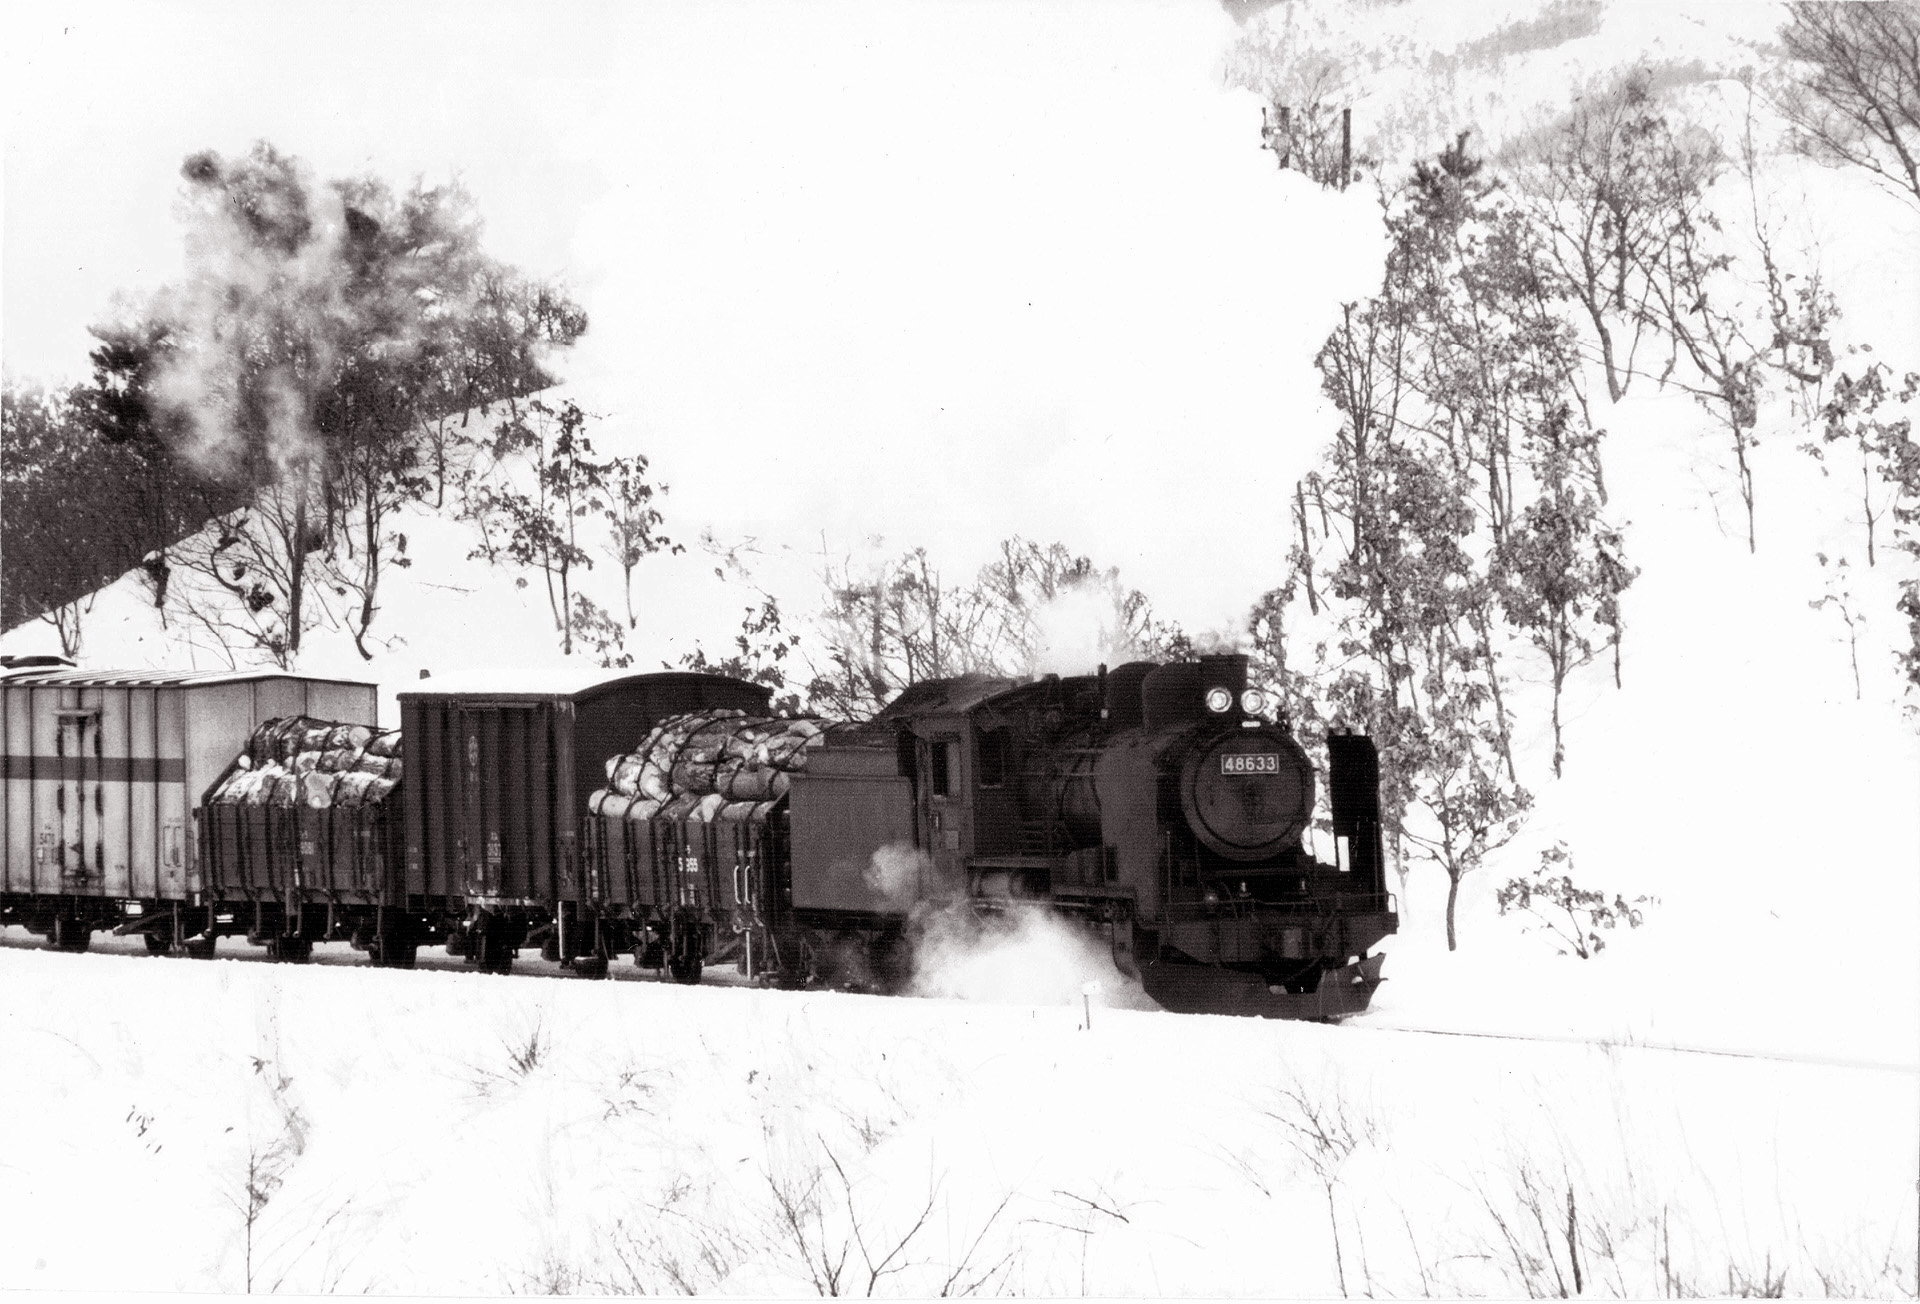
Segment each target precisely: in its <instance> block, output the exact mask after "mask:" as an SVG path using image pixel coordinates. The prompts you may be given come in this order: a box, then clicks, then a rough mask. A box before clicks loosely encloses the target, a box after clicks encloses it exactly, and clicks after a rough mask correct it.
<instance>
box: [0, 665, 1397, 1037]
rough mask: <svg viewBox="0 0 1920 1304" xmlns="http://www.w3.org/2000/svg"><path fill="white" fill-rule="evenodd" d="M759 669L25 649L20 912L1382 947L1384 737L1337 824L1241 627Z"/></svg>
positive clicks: (622, 949)
mask: <svg viewBox="0 0 1920 1304" xmlns="http://www.w3.org/2000/svg"><path fill="white" fill-rule="evenodd" d="M769 699H770V694H769V691H768V690H767V689H766V688H764V687H762V686H759V685H756V684H752V683H747V682H743V681H741V680H737V679H730V678H726V677H722V676H717V675H706V674H694V673H684V672H668V673H661V674H641V675H626V676H620V677H615V678H602V679H586V678H569V679H564V680H560V681H555V680H551V679H549V680H546V681H542V682H525V681H524V680H516V681H515V682H512V683H508V682H505V681H503V680H499V679H495V680H491V681H475V682H466V683H462V682H447V681H437V680H423V681H422V682H421V684H420V686H419V687H418V688H417V689H416V690H415V691H411V692H404V693H401V694H400V695H399V704H400V725H401V727H400V729H399V730H397V731H396V730H382V729H380V728H379V727H378V722H377V719H376V702H377V689H376V687H375V686H374V685H372V684H366V683H355V682H348V681H337V680H328V679H320V678H313V677H306V676H297V675H290V674H284V673H279V672H273V671H248V672H237V673H214V674H205V673H202V674H169V673H160V672H98V671H89V670H84V669H80V668H76V667H73V666H71V665H68V664H66V663H64V662H59V661H57V660H55V659H51V658H12V659H8V660H7V661H5V662H4V663H0V755H4V764H5V778H4V792H3V793H0V800H3V801H4V807H0V825H3V826H4V829H5V840H4V846H3V847H0V851H3V854H4V860H3V861H0V923H9V924H17V925H23V926H25V927H26V928H28V929H29V930H31V931H33V932H35V933H38V934H40V935H42V936H44V937H46V938H47V939H48V940H49V942H50V943H51V944H52V945H53V946H54V947H56V948H61V949H67V950H84V949H85V948H86V947H87V946H88V945H89V942H90V939H91V937H92V936H93V934H94V933H95V932H100V931H110V932H113V933H118V934H122V935H129V934H138V935H140V936H142V937H144V938H145V940H146V944H147V946H148V947H149V948H150V949H151V950H153V951H154V952H156V953H172V954H183V955H188V956H197V957H207V956H211V955H212V954H213V953H214V948H215V946H216V943H217V941H218V939H219V938H221V937H226V936H245V937H246V938H247V939H248V940H249V941H250V942H252V943H254V944H256V945H259V946H264V947H266V948H268V950H269V951H270V952H271V954H273V955H274V956H276V957H277V958H279V959H282V960H288V961H299V960H304V959H307V958H308V957H309V955H310V954H311V951H312V947H313V944H314V943H315V942H317V941H325V940H342V939H347V940H351V941H352V942H353V944H354V945H355V946H356V947H358V948H360V949H362V950H364V951H365V952H366V953H367V954H368V957H369V960H370V961H371V962H372V963H374V964H376V965H383V966H390V967H410V966H411V965H412V964H413V963H414V961H415V957H416V955H417V952H418V950H419V948H420V947H422V946H425V945H443V946H445V947H446V948H447V950H448V951H449V952H451V953H453V954H456V955H462V956H464V957H465V958H466V960H467V962H468V963H470V964H473V965H476V966H478V967H480V968H482V969H486V970H490V971H506V970H509V969H511V967H512V965H513V963H514V960H515V959H516V957H517V956H518V954H519V952H520V951H521V949H522V948H529V947H536V946H537V947H539V948H540V950H541V952H542V954H543V955H544V956H545V957H546V958H548V959H551V960H558V961H560V962H561V963H563V964H565V965H566V966H568V967H569V968H571V969H572V970H573V971H574V972H575V973H578V974H581V975H586V976H603V975H605V974H606V973H607V971H608V965H609V963H610V962H611V961H612V960H614V959H616V958H617V957H618V956H620V955H623V954H629V953H630V954H631V955H632V957H633V960H634V962H635V963H636V964H639V965H642V966H646V967H652V968H657V969H659V970H660V971H661V972H662V974H663V975H671V976H672V977H674V978H677V979H679V980H680V981H683V982H696V981H698V980H699V979H700V978H701V976H702V974H703V972H704V971H705V969H706V968H707V966H709V965H711V964H715V963H724V962H727V961H731V962H732V963H733V964H734V965H735V967H736V968H737V969H738V970H739V971H740V972H741V973H743V974H745V975H746V976H747V977H748V978H749V979H751V980H754V981H757V982H764V983H768V984H775V985H782V986H806V985H822V986H833V987H842V988H854V989H864V990H874V991H897V990H901V989H903V988H905V987H907V986H909V985H910V983H911V980H912V975H913V963H914V955H915V948H916V944H917V943H918V941H919V940H920V939H921V938H922V937H923V936H924V935H925V934H926V933H927V931H928V930H930V929H935V928H938V929H942V930H952V929H954V928H961V929H965V930H971V931H978V932H982V933H991V932H992V931H993V930H995V929H997V928H1005V927H1009V926H1013V925H1017V924H1018V922H1019V921H1020V920H1022V919H1023V918H1025V917H1028V916H1030V915H1034V914H1043V915H1046V916H1048V917H1051V918H1054V919H1059V920H1063V921H1066V922H1068V923H1070V924H1072V925H1074V926H1076V927H1078V928H1080V929H1083V930H1084V931H1085V933H1086V934H1087V935H1088V936H1090V937H1092V938H1094V939H1097V940H1098V942H1099V943H1100V944H1101V945H1103V946H1107V947H1110V948H1111V952H1112V955H1113V959H1114V963H1115V965H1116V966H1117V967H1118V968H1119V969H1120V970H1121V971H1122V972H1124V973H1126V974H1129V975H1132V976H1137V977H1138V978H1139V980H1140V982H1141V984H1142V986H1143V987H1144V988H1145V990H1146V991H1147V993H1148V994H1149V995H1150V996H1152V997H1153V998H1154V999H1155V1000H1156V1001H1157V1002H1159V1003H1160V1004H1161V1005H1162V1006H1164V1007H1166V1008H1168V1009H1172V1010H1179V1011H1193V1012H1217V1013H1238V1014H1256V1015H1268V1016H1277V1017H1296V1018H1321V1019H1332V1018H1339V1017H1342V1016H1345V1015H1350V1014H1354V1013H1357V1012H1359V1011H1361V1010H1364V1009H1365V1008H1366V1007H1367V1004H1368V1002H1369V1001H1370V999H1371V998H1372V995H1373V992H1374V990H1375V988H1376V987H1377V986H1378V984H1379V982H1380V965H1381V956H1380V954H1379V953H1378V951H1377V949H1376V948H1377V947H1378V946H1379V944H1380V943H1381V942H1382V941H1383V940H1384V939H1385V938H1386V937H1387V936H1389V935H1390V934H1392V933H1393V932H1395V931H1396V928H1397V923H1398V920H1397V914H1396V908H1395V903H1394V900H1393V898H1392V896H1391V895H1390V894H1389V893H1388V891H1387V890H1386V883H1385V862H1384V856H1383V847H1382V838H1381V827H1380V809H1379V764H1378V758H1377V755H1376V753H1375V750H1374V747H1373V744H1372V742H1371V741H1370V740H1369V739H1368V738H1367V737H1365V736H1364V735H1358V734H1341V733H1335V734H1333V735H1331V736H1330V737H1329V738H1328V739H1327V750H1328V758H1329V767H1328V771H1329V772H1328V792H1327V797H1328V801H1327V807H1328V812H1329V815H1330V819H1329V820H1328V821H1327V823H1326V824H1325V825H1323V826H1322V828H1321V829H1320V830H1319V833H1318V837H1319V838H1320V839H1321V841H1322V843H1323V845H1326V846H1327V848H1328V850H1329V851H1330V852H1331V854H1332V861H1331V863H1328V862H1326V861H1323V860H1321V859H1319V858H1318V857H1316V856H1315V855H1313V854H1312V853H1311V852H1310V850H1309V845H1308V837H1309V836H1310V829H1311V827H1312V824H1313V819H1314V813H1315V804H1316V803H1315V788H1316V785H1315V772H1314V767H1313V765H1312V764H1311V762H1310V761H1309V759H1308V757H1307V754H1306V752H1305V751H1304V749H1303V748H1302V747H1301V745H1300V743H1299V741H1298V740H1297V739H1296V738H1295V737H1294V735H1293V733H1292V731H1291V730H1290V728H1289V727H1288V725H1287V723H1286V721H1285V720H1284V719H1283V718H1280V717H1278V716H1277V715H1276V714H1275V713H1274V712H1273V711H1272V710H1271V709H1270V703H1269V702H1268V701H1267V700H1266V699H1265V697H1264V696H1263V695H1262V693H1261V692H1260V691H1259V690H1258V689H1257V688H1251V687H1249V685H1248V683H1247V661H1246V658H1245V657H1241V656H1202V657H1200V658H1199V659H1197V660H1194V661H1184V662H1173V663H1168V664H1154V663H1150V662H1134V663H1130V664H1127V665H1122V666H1119V667H1117V668H1115V669H1113V670H1111V671H1109V670H1108V669H1107V667H1105V666H1102V667H1100V668H1099V670H1098V671H1097V673H1095V674H1091V675H1079V676H1068V677H1061V676H1054V675H1047V676H1044V677H1041V678H1038V679H1024V680H1016V679H1007V678H992V677H984V676H964V677H960V678H955V679H942V680H930V681H926V682H922V683H918V684H914V685H912V686H910V687H909V688H907V689H906V690H904V691H903V692H902V693H900V695H899V696H898V697H896V698H895V699H894V700H893V701H892V702H891V703H889V704H888V705H887V706H886V707H885V709H884V710H882V711H880V712H879V713H878V714H877V715H876V716H874V717H873V718H872V719H871V720H866V721H860V722H839V721H828V720H822V719H817V718H807V717H803V718H784V717H778V716H776V715H774V714H773V713H772V711H771V709H770V705H769Z"/></svg>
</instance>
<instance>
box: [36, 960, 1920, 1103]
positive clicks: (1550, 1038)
mask: <svg viewBox="0 0 1920 1304" xmlns="http://www.w3.org/2000/svg"><path fill="white" fill-rule="evenodd" d="M220 948H221V949H220V951H219V958H220V959H222V960H233V961H237V962H239V963H243V964H277V963H279V962H278V961H276V960H275V959H274V958H273V957H272V956H271V955H269V954H268V953H267V951H266V950H265V948H263V947H257V946H252V945H249V944H247V943H246V942H244V941H243V940H241V939H239V938H232V937H228V938H222V939H221V941H220ZM46 949H47V946H46V943H45V941H44V940H42V939H41V938H38V937H36V936H34V935H33V934H31V933H29V932H27V931H26V930H25V929H24V928H5V929H0V950H10V951H44V950H46ZM88 953H89V954H98V955H114V956H124V957H129V958H136V959H141V960H156V961H161V962H172V963H186V962H184V961H170V960H169V958H168V957H161V956H153V955H150V954H148V952H147V950H146V947H145V945H144V944H143V943H142V942H141V940H140V939H139V938H138V937H110V936H108V935H106V934H99V935H96V936H95V938H94V944H93V947H92V949H91V950H90V951H89V952H88ZM310 963H312V964H315V965H320V966H323V967H328V968H345V967H357V966H364V965H365V964H366V956H365V955H364V954H362V953H361V952H358V951H355V950H354V949H353V948H352V947H351V946H349V945H347V943H345V942H325V943H320V944H318V945H316V946H315V947H314V948H313V958H312V960H311V961H310ZM416 968H418V969H421V970H426V971H430V972H438V973H475V972H478V971H477V970H475V969H474V968H473V967H472V966H471V965H468V964H467V963H466V962H465V961H464V960H462V959H460V958H459V957H458V956H451V955H448V954H446V953H445V952H444V951H443V950H440V949H438V948H434V949H427V948H422V949H421V951H420V956H419V960H418V962H417V964H416ZM513 973H514V975H515V976H523V977H530V978H563V979H569V980H573V981H579V980H580V978H579V975H578V974H575V973H574V972H573V971H572V970H571V969H568V968H566V967H564V966H562V965H560V964H558V963H557V962H554V961H551V960H543V959H541V958H540V956H539V952H538V951H537V950H532V949H531V948H530V949H529V950H528V951H526V952H523V953H522V956H521V958H520V959H519V960H516V961H515V962H514V968H513ZM607 978H608V979H609V980H611V981H615V982H638V983H672V981H673V980H672V979H670V978H665V977H662V976H661V975H660V974H659V973H658V972H657V971H655V970H652V969H641V968H638V967H637V966H635V965H632V964H621V963H615V964H612V965H610V966H608V972H607ZM701 982H702V984H704V985H709V986H716V987H741V988H752V987H754V986H755V985H754V984H752V983H749V982H748V981H747V980H746V979H745V978H743V977H741V976H740V974H739V972H738V971H737V970H735V968H734V967H733V966H732V965H730V964H717V965H710V966H709V967H708V968H707V969H706V971H705V973H704V974H703V975H702V977H701ZM673 985H675V986H678V985H679V984H677V983H675V984H673ZM1342 1026H1343V1027H1345V1028H1346V1029H1348V1030H1349V1031H1352V1032H1395V1033H1411V1034H1413V1035H1416V1036H1423V1037H1460V1038H1467V1039H1472V1040H1482V1041H1506V1042H1539V1043H1542V1044H1548V1045H1563V1046H1591V1047H1594V1048H1596V1049H1602V1050H1634V1051H1660V1052H1665V1053H1670V1054H1677V1055H1709V1056H1713V1057H1715V1058H1719V1059H1742V1060H1761V1061H1766V1062H1771V1063H1776V1064H1802V1065H1809V1066H1814V1067H1820V1068H1841V1069H1858V1070H1863V1071H1867V1072H1875V1073H1902V1074H1907V1075H1909V1076H1915V1077H1920V1064H1902V1063H1899V1062H1896V1061H1891V1060H1870V1059H1851V1058H1846V1057H1842V1056H1827V1055H1785V1054H1778V1053H1775V1052H1771V1051H1765V1050H1756V1049H1742V1048H1732V1047H1720V1046H1694V1045H1686V1044H1684V1043H1680V1042H1655V1041H1635V1040H1620V1039H1613V1038H1606V1037H1581V1036H1577V1035H1575V1034H1572V1033H1565V1034H1551V1033H1514V1032H1494V1031H1489V1030H1486V1029H1470V1028H1432V1027H1421V1026H1419V1025H1417V1024H1410V1023H1399V1022H1394V1021H1393V1020H1391V1019H1387V1018H1380V1017H1377V1016H1375V1015H1373V1014H1364V1015H1359V1016H1357V1017H1355V1018H1352V1019H1348V1020H1346V1021H1345V1022H1344V1023H1343V1025H1342Z"/></svg>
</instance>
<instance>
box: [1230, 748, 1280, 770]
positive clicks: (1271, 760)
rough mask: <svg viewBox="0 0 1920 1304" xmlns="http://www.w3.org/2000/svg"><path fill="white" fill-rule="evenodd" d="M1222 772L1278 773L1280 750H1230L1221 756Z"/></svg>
mask: <svg viewBox="0 0 1920 1304" xmlns="http://www.w3.org/2000/svg"><path fill="white" fill-rule="evenodd" d="M1220 773H1222V774H1278V773H1280V753H1279V752H1230V753H1228V754H1227V755H1225V756H1222V757H1221V758H1220Z"/></svg>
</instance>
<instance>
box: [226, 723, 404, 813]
mask: <svg viewBox="0 0 1920 1304" xmlns="http://www.w3.org/2000/svg"><path fill="white" fill-rule="evenodd" d="M399 782H400V731H399V730H398V729H371V728H369V727H367V726H366V725H363V724H336V723H334V722H333V721H331V720H315V719H312V718H311V717H309V716H304V715H296V716H288V717H286V718H284V719H279V720H269V721H267V722H266V723H265V724H263V725H261V726H260V727H259V728H258V729H256V730H254V731H253V736H252V737H251V738H250V739H248V740H247V748H246V750H245V751H244V752H242V753H241V754H240V757H239V759H237V760H236V761H235V762H234V764H233V768H232V769H230V770H229V771H228V772H227V773H226V775H225V776H224V777H223V778H222V779H221V780H220V782H219V784H218V785H217V786H216V787H215V788H214V790H213V792H212V793H211V794H209V796H208V802H209V803H210V804H213V805H221V806H303V807H306V808H307V809H309V810H326V809H328V808H330V807H333V806H367V805H372V804H374V803H376V802H380V801H383V800H385V798H386V796H387V794H389V793H391V792H392V791H393V789H394V787H395V785H397V784H398V783H399Z"/></svg>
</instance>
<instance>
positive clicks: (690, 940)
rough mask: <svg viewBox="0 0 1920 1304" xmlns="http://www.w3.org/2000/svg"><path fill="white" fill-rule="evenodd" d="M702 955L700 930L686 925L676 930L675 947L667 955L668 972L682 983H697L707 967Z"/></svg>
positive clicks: (674, 936) (676, 980)
mask: <svg viewBox="0 0 1920 1304" xmlns="http://www.w3.org/2000/svg"><path fill="white" fill-rule="evenodd" d="M704 960H705V957H704V956H702V955H701V954H700V930H699V929H698V928H695V927H691V926H688V925H685V924H681V925H679V926H677V927H676V928H675V929H674V935H673V947H672V949H671V950H670V951H669V952H668V954H667V972H668V973H670V974H672V975H673V980H674V981H675V982H680V983H697V982H699V981H700V974H701V971H702V970H703V969H704V968H705V967H706V965H705V963H704Z"/></svg>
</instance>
